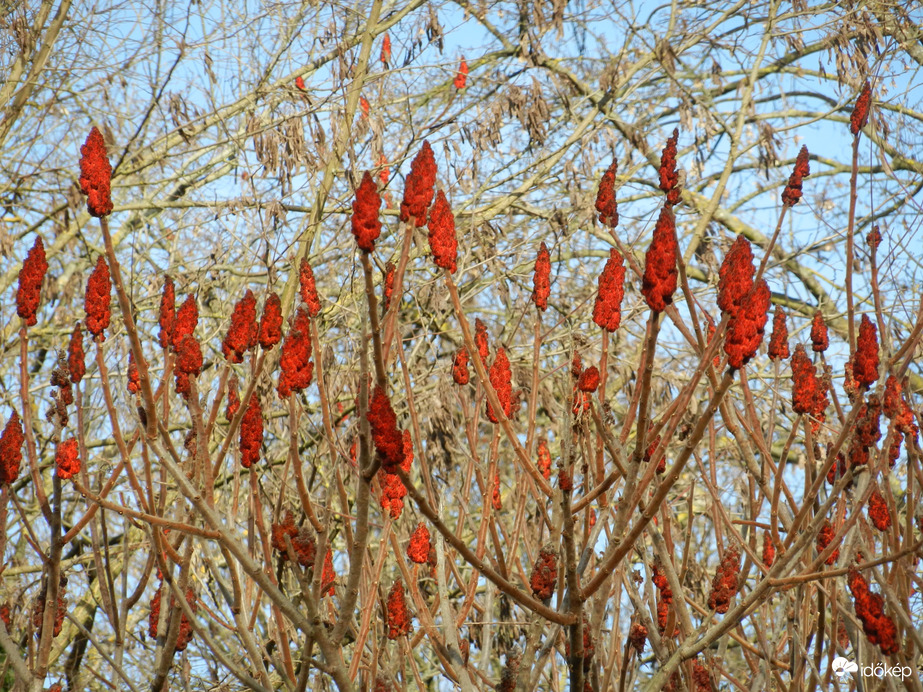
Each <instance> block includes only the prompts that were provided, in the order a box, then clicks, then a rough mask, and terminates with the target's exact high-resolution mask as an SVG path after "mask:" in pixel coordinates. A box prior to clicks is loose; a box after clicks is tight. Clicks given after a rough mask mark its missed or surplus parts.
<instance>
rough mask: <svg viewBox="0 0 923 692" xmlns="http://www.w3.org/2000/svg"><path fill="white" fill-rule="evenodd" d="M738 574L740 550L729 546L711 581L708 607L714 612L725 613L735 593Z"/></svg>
mask: <svg viewBox="0 0 923 692" xmlns="http://www.w3.org/2000/svg"><path fill="white" fill-rule="evenodd" d="M739 576H740V551H739V550H737V548H729V549H728V550H727V551H725V553H724V557H723V558H722V559H721V564H720V565H718V569H717V570H716V571H715V578H714V579H713V580H712V583H711V593H710V594H709V596H708V607H709V608H711V609H712V610H714V611H715V612H716V613H726V612H728V609H729V608H730V607H731V600H732V599H733V598H734V596H736V595H737V580H738V578H739Z"/></svg>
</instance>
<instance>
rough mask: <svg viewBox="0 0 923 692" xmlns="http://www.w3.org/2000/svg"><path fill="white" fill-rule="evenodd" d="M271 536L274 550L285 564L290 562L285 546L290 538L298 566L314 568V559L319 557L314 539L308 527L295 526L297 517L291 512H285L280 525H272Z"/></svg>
mask: <svg viewBox="0 0 923 692" xmlns="http://www.w3.org/2000/svg"><path fill="white" fill-rule="evenodd" d="M271 535H272V548H273V550H275V551H277V552H278V553H279V555H280V557H281V558H282V561H283V562H284V561H286V560H288V549H287V546H286V545H285V537H286V536H288V539H289V541H290V542H291V544H292V551H293V552H294V553H295V557H297V558H298V564H299V565H301V566H302V567H313V566H314V558H315V557H316V555H317V545H316V543H315V541H314V537H313V536H312V535H311V533H310V531H308V529H307V528H306V527H304V526H302V527H298V526H295V517H294V516H293V515H292V513H291V512H290V511H286V512H285V515H284V516H283V517H282V520H281V521H280V522H279V523H277V524H273V525H272V527H271Z"/></svg>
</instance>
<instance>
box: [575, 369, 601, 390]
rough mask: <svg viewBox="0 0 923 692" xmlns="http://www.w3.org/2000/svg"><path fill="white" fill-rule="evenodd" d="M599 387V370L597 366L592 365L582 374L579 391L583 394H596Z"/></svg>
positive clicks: (578, 381) (578, 383)
mask: <svg viewBox="0 0 923 692" xmlns="http://www.w3.org/2000/svg"><path fill="white" fill-rule="evenodd" d="M598 387H599V369H598V368H597V367H596V366H595V365H591V366H590V367H588V368H587V369H586V370H584V371H583V372H582V373H580V379H579V380H577V389H579V390H580V391H581V392H587V393H592V392H595V391H596V390H597V388H598Z"/></svg>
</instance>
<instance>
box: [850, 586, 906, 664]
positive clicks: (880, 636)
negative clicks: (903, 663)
mask: <svg viewBox="0 0 923 692" xmlns="http://www.w3.org/2000/svg"><path fill="white" fill-rule="evenodd" d="M847 582H848V584H849V590H850V591H851V592H852V595H853V599H854V603H855V606H856V617H858V618H859V620H860V621H861V622H862V631H863V632H865V636H866V637H868V640H869V642H870V643H872V644H876V645H877V646H878V647H879V648H881V653H883V654H884V655H885V656H893V655H894V654H896V653H897V652H898V651H900V641H899V639H898V635H897V627H895V626H894V621H893V620H892V619H891V618H890V617H888V616H887V615H885V601H884V599H883V598H882V597H881V595H880V594H877V593H875V592H874V591H870V590H869V583H868V582H867V581H866V580H865V577H863V576H862V574H861V573H859V571H858V570H851V571H850V572H849V576H848V577H847Z"/></svg>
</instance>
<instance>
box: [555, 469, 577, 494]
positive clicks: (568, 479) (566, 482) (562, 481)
mask: <svg viewBox="0 0 923 692" xmlns="http://www.w3.org/2000/svg"><path fill="white" fill-rule="evenodd" d="M558 487H559V488H560V489H561V490H562V491H563V492H565V493H569V492H571V491H572V490H573V489H574V471H573V469H567V468H562V469H560V470H559V471H558Z"/></svg>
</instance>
